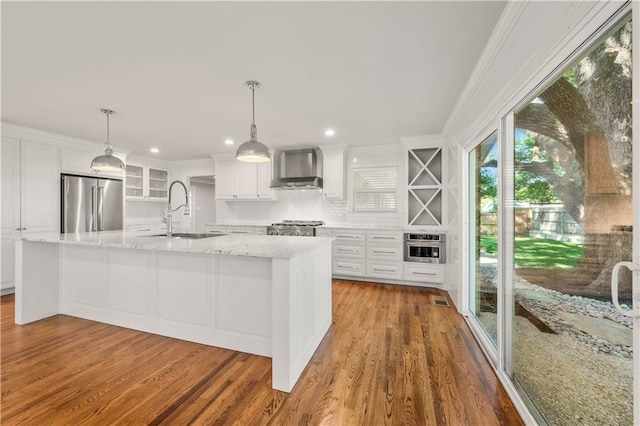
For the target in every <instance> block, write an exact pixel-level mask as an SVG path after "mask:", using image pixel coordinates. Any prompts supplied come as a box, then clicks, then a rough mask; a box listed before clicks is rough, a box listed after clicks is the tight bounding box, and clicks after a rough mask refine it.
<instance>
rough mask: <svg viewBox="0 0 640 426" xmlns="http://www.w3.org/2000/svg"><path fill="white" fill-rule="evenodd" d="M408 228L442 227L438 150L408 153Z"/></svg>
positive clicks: (410, 151)
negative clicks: (410, 226) (411, 226)
mask: <svg viewBox="0 0 640 426" xmlns="http://www.w3.org/2000/svg"><path fill="white" fill-rule="evenodd" d="M407 169H408V173H407V175H408V182H407V184H408V185H407V188H408V209H407V212H408V218H407V220H408V221H407V223H408V224H409V225H422V226H429V225H432V226H439V225H442V148H419V149H410V150H408V167H407Z"/></svg>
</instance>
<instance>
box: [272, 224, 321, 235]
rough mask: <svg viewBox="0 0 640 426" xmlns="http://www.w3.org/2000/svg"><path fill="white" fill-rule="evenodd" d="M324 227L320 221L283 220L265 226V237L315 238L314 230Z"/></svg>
mask: <svg viewBox="0 0 640 426" xmlns="http://www.w3.org/2000/svg"><path fill="white" fill-rule="evenodd" d="M322 225H324V222H323V221H321V220H283V221H282V222H281V223H274V224H272V225H271V226H267V235H287V236H296V237H315V235H316V228H317V227H318V226H322Z"/></svg>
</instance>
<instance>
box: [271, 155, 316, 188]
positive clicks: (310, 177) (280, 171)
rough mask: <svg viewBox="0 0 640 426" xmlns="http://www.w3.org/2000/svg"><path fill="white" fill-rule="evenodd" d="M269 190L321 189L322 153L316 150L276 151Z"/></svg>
mask: <svg viewBox="0 0 640 426" xmlns="http://www.w3.org/2000/svg"><path fill="white" fill-rule="evenodd" d="M270 187H271V188H280V189H316V188H322V151H320V149H318V148H305V149H291V150H282V151H276V152H275V153H274V154H273V179H272V180H271V185H270Z"/></svg>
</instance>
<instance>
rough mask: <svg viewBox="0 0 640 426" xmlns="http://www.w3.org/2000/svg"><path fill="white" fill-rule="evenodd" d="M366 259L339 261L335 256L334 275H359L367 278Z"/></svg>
mask: <svg viewBox="0 0 640 426" xmlns="http://www.w3.org/2000/svg"><path fill="white" fill-rule="evenodd" d="M365 272H366V271H365V261H364V259H361V260H359V259H339V258H336V257H335V255H334V257H333V273H334V275H357V276H365Z"/></svg>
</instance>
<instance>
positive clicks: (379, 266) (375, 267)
mask: <svg viewBox="0 0 640 426" xmlns="http://www.w3.org/2000/svg"><path fill="white" fill-rule="evenodd" d="M367 276H368V277H379V278H393V279H397V280H401V279H402V262H389V263H386V262H367Z"/></svg>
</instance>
